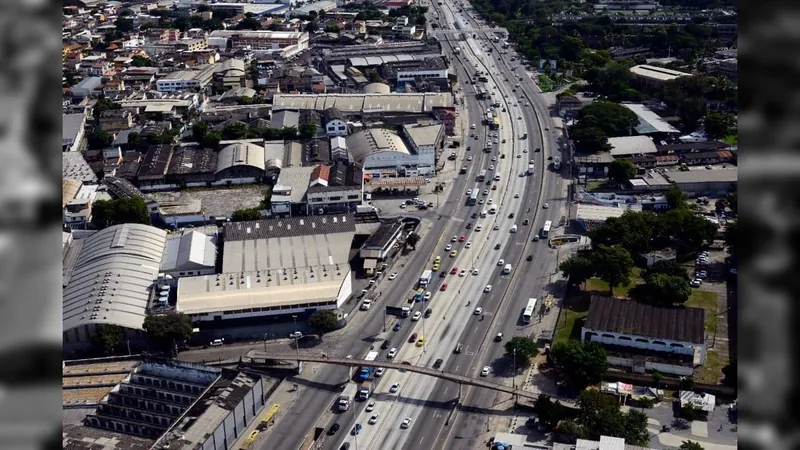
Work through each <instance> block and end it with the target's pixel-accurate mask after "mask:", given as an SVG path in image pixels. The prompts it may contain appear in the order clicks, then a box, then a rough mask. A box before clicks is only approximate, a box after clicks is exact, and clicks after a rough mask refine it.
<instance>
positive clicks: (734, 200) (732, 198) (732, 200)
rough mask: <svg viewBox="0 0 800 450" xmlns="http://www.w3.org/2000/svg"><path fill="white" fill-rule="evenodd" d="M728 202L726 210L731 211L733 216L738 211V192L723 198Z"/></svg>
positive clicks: (730, 193)
mask: <svg viewBox="0 0 800 450" xmlns="http://www.w3.org/2000/svg"><path fill="white" fill-rule="evenodd" d="M725 198H726V199H727V200H728V208H730V209H731V211H733V213H734V214H736V213H738V211H739V191H732V192H729V193H728V195H727V196H726V197H725Z"/></svg>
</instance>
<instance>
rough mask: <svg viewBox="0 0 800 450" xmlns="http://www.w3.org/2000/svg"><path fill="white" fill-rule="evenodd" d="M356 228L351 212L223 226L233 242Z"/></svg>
mask: <svg viewBox="0 0 800 450" xmlns="http://www.w3.org/2000/svg"><path fill="white" fill-rule="evenodd" d="M355 230H356V222H355V219H354V218H353V216H352V215H351V214H336V215H333V216H316V217H290V218H283V219H265V220H253V221H247V222H233V223H227V224H225V227H224V228H223V233H224V235H225V241H226V242H233V241H246V240H252V239H272V238H282V237H293V236H313V235H317V234H334V233H355Z"/></svg>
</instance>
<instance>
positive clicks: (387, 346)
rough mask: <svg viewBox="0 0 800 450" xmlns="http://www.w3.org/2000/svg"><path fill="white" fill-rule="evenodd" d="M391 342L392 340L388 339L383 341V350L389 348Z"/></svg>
mask: <svg viewBox="0 0 800 450" xmlns="http://www.w3.org/2000/svg"><path fill="white" fill-rule="evenodd" d="M391 344H392V342H391V341H388V340H387V341H383V344H381V350H386V349H387V348H389V346H390V345H391Z"/></svg>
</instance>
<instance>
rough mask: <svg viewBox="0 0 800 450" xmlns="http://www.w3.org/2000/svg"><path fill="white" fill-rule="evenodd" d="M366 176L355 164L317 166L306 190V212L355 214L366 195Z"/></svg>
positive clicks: (312, 213)
mask: <svg viewBox="0 0 800 450" xmlns="http://www.w3.org/2000/svg"><path fill="white" fill-rule="evenodd" d="M363 185H364V176H363V172H362V171H361V169H360V168H359V167H358V166H357V165H356V164H343V163H341V162H339V163H336V164H333V165H331V166H317V167H316V168H314V171H313V172H311V179H310V180H309V183H308V189H307V190H306V213H307V214H309V215H314V214H330V213H334V212H355V210H356V206H358V205H359V204H361V198H362V196H363V193H362V192H363Z"/></svg>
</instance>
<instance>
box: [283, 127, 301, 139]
mask: <svg viewBox="0 0 800 450" xmlns="http://www.w3.org/2000/svg"><path fill="white" fill-rule="evenodd" d="M281 137H282V138H283V139H294V138H296V137H297V127H283V128H282V129H281Z"/></svg>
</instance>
